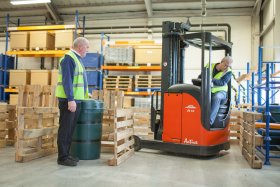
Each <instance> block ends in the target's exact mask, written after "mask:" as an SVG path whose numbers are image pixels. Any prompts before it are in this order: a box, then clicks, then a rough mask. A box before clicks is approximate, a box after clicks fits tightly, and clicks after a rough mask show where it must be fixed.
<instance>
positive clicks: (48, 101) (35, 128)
mask: <svg viewBox="0 0 280 187" xmlns="http://www.w3.org/2000/svg"><path fill="white" fill-rule="evenodd" d="M18 89H19V102H18V108H17V115H18V127H17V144H16V155H15V160H16V161H17V162H26V161H29V160H33V159H36V158H40V157H44V156H47V155H50V154H53V153H55V152H57V143H56V139H57V130H58V116H59V110H58V107H57V99H56V97H55V86H43V87H41V86H40V85H34V86H31V85H27V86H20V87H19V88H18Z"/></svg>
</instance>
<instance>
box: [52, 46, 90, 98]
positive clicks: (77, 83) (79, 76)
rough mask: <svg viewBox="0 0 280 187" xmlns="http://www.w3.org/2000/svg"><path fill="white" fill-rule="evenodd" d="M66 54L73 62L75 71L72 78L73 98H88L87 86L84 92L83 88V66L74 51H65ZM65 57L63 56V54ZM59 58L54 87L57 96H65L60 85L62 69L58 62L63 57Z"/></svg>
mask: <svg viewBox="0 0 280 187" xmlns="http://www.w3.org/2000/svg"><path fill="white" fill-rule="evenodd" d="M66 55H69V56H70V57H71V58H72V59H73V60H74V62H75V64H76V67H75V73H74V80H73V94H74V99H75V100H84V99H87V98H88V86H87V85H86V93H85V89H84V84H85V83H84V76H83V75H84V67H83V65H82V64H81V62H80V60H79V59H78V58H77V56H76V55H75V53H74V52H73V51H69V52H68V53H66ZM64 57H65V56H64ZM64 57H63V58H61V59H60V61H59V68H58V70H59V73H58V82H57V87H56V97H59V98H67V96H66V94H65V91H64V88H63V85H62V71H61V66H60V63H61V62H62V60H63V59H64Z"/></svg>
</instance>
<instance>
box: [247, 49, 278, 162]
mask: <svg viewBox="0 0 280 187" xmlns="http://www.w3.org/2000/svg"><path fill="white" fill-rule="evenodd" d="M263 48H264V47H259V61H258V73H257V77H258V84H257V85H254V81H255V79H254V76H255V74H254V73H252V110H253V111H254V110H255V109H257V111H259V112H264V115H265V137H264V141H265V146H264V147H258V148H257V149H258V150H259V151H260V152H261V153H262V154H263V155H264V156H265V163H264V164H265V165H270V161H269V159H270V158H280V154H271V153H270V148H271V145H270V142H271V140H272V139H271V136H270V131H271V129H272V128H273V126H274V127H276V129H278V126H279V125H276V124H273V126H272V125H271V123H270V119H271V109H272V108H274V109H275V108H279V109H280V106H279V105H278V106H276V105H271V104H272V103H274V102H275V98H276V94H277V93H278V92H279V89H280V81H279V79H278V81H277V78H280V77H277V76H276V75H278V72H279V71H275V64H279V63H280V62H279V61H263ZM264 64H265V66H266V69H265V71H263V65H264ZM264 72H265V75H263V73H264ZM276 72H277V73H276ZM263 81H264V82H263ZM255 89H257V93H258V94H257V102H258V106H255V103H254V101H255V98H254V97H255ZM262 90H264V91H265V99H263V100H264V102H262ZM260 126H262V127H264V124H263V123H262V124H260Z"/></svg>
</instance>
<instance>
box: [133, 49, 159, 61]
mask: <svg viewBox="0 0 280 187" xmlns="http://www.w3.org/2000/svg"><path fill="white" fill-rule="evenodd" d="M161 56H162V49H161V48H159V47H158V48H136V49H135V63H136V64H146V63H147V64H148V63H150V64H161Z"/></svg>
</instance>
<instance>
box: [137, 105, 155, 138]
mask: <svg viewBox="0 0 280 187" xmlns="http://www.w3.org/2000/svg"><path fill="white" fill-rule="evenodd" d="M132 109H133V120H134V123H133V129H134V135H136V136H138V137H140V138H141V139H145V140H153V139H154V133H153V132H152V131H151V108H132Z"/></svg>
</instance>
